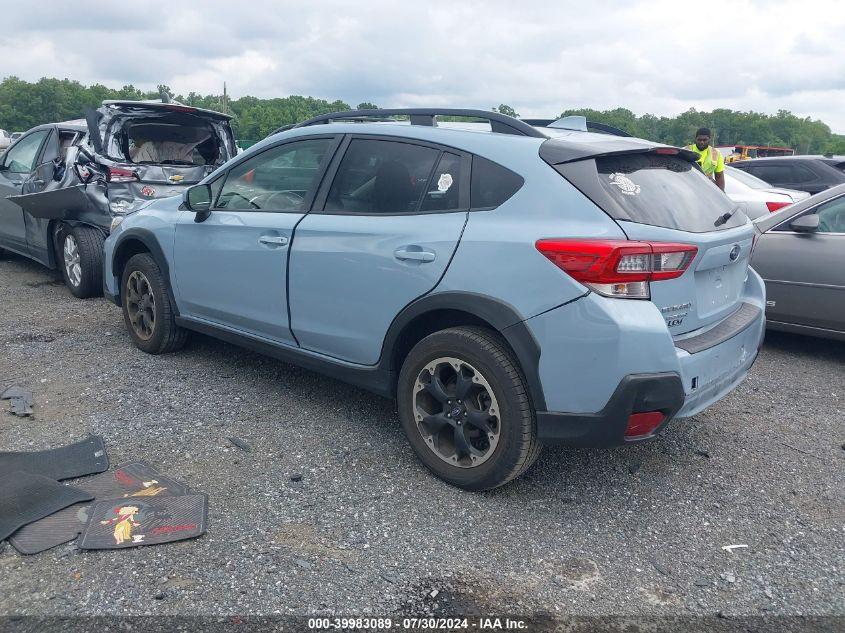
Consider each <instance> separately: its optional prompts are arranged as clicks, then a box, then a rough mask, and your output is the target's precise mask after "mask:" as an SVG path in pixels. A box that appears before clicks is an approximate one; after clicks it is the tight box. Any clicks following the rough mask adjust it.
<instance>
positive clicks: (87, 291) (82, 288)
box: [59, 226, 105, 299]
mask: <svg viewBox="0 0 845 633" xmlns="http://www.w3.org/2000/svg"><path fill="white" fill-rule="evenodd" d="M104 241H105V236H104V235H103V234H102V232H100V231H98V230H97V229H95V228H93V227H90V226H74V227H72V228H71V227H65V229H64V230H63V231H62V232H61V233H60V234H59V264H60V266H61V268H62V277H64V280H65V285H66V286H67V287H68V289H69V290H70V291H71V293H73V296H74V297H78V298H79V299H88V298H89V297H98V296H100V295H101V294H103V242H104Z"/></svg>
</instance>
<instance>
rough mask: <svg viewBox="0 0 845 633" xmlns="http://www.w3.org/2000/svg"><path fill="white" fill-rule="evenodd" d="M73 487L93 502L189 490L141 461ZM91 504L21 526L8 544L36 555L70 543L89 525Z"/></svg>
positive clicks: (78, 506) (177, 493)
mask: <svg viewBox="0 0 845 633" xmlns="http://www.w3.org/2000/svg"><path fill="white" fill-rule="evenodd" d="M76 486H77V487H79V488H81V489H82V490H84V491H86V492H90V493H91V494H92V495H94V497H95V498H96V499H120V498H126V497H164V496H172V495H183V494H185V493H187V492H188V487H187V486H186V485H185V484H183V483H181V482H179V481H176V480H175V479H171V478H170V477H168V476H166V475H162V474H161V473H159V472H158V471H156V470H155V469H154V468H153V467H152V466H150V465H149V464H146V463H144V462H131V463H129V464H123V465H121V466H118V467H117V468H115V469H114V470H110V471H108V472H105V473H101V474H99V475H95V476H94V477H88V478H86V479H82V480H80V481H79V482H77V483H76ZM90 507H91V504H90V503H79V504H76V505H73V506H70V507H69V508H65V509H64V510H61V511H60V512H56V513H55V514H51V515H50V516H48V517H44V518H43V519H41V520H40V521H35V522H34V523H30V524H29V525H26V526H24V527H22V528H21V529H20V530H18V531H17V532H15V533H14V534H13V535H12V536H11V538H10V539H9V541H10V542H11V543H12V545H14V546H15V549H16V550H18V551H19V552H20V553H21V554H38V553H39V552H43V551H44V550H47V549H50V548H51V547H56V546H57V545H61V544H62V543H67V542H68V541H72V540H73V539H75V538H76V537H77V536H79V535H80V534H81V533H82V530H83V529H85V524H86V523H87V522H88V511H89V509H90Z"/></svg>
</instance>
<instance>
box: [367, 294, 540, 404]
mask: <svg viewBox="0 0 845 633" xmlns="http://www.w3.org/2000/svg"><path fill="white" fill-rule="evenodd" d="M440 310H457V311H460V312H465V313H467V314H471V315H473V316H474V317H477V318H479V319H481V320H483V321H485V322H487V323H489V324H490V325H491V326H492V327H493V328H494V329H495V330H496V331H497V332H498V333H499V334H501V335H502V336H503V337H504V339H505V340H506V341H507V343H508V345H510V347H511V349H512V350H513V352H514V354H515V355H516V359H517V361H518V362H519V365H520V367H521V369H522V372H523V374H524V375H525V379H526V381H527V383H528V391H529V395H530V397H531V402H532V404H533V405H534V409H535V410H536V411H545V410H546V398H545V395H544V394H543V386H542V383H541V382H540V346H539V344H538V343H537V340H536V339H535V338H534V335H533V334H532V333H531V330H529V329H528V326H527V325H525V317H524V316H522V315H521V314H520V313H519V312H518V311H517V310H516V308H514V307H513V306H512V305H510V304H508V303H506V302H504V301H500V300H498V299H493V298H491V297H488V296H487V295H482V294H478V293H474V292H463V291H446V292H436V293H433V294H428V295H425V296H423V297H420V298H419V299H416V300H414V301H412V302H411V303H409V304H408V305H407V306H405V308H403V310H402V311H401V312H400V313H399V314H398V315H397V316H396V317H395V318H394V319H393V322H392V323H391V324H390V327H389V328H388V330H387V334H386V335H385V337H384V343H383V344H382V352H381V359H380V361H379V366H380V367H381V369H384V370H386V371H388V372H390V373H391V374H393V375H398V374H399V369H400V368H398V367H394V366H393V364H394V361H393V350H394V349H395V346H396V343H397V341H398V340H399V337H400V336H401V334H402V332H403V330H404V329H405V327H406V326H407V325H408V324H410V323H411V322H412V321H413V320H414V319H416V318H418V317H420V316H423V315H425V314H427V313H434V312H437V311H440Z"/></svg>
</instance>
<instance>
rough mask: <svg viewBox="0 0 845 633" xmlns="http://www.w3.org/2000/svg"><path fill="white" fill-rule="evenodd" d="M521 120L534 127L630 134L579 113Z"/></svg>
mask: <svg viewBox="0 0 845 633" xmlns="http://www.w3.org/2000/svg"><path fill="white" fill-rule="evenodd" d="M522 121H524V122H525V123H527V124H528V125H533V126H535V127H550V128H554V129H558V130H573V131H575V132H599V133H601V134H610V135H612V136H625V137H630V136H631V135H630V134H628V133H627V132H626V131H625V130H622V129H620V128H618V127H614V126H612V125H608V124H607V123H599V122H597V121H588V120H587V117H585V116H581V115H572V116H565V117H563V118H560V119H522Z"/></svg>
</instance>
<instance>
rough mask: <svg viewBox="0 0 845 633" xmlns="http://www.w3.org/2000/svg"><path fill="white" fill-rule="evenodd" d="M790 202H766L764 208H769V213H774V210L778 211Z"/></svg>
mask: <svg viewBox="0 0 845 633" xmlns="http://www.w3.org/2000/svg"><path fill="white" fill-rule="evenodd" d="M790 204H792V203H791V202H767V203H766V208H767V209H768V210H769V213H774V212H775V211H779V210H780V209H783V208H784V207H788V206H789V205H790Z"/></svg>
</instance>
